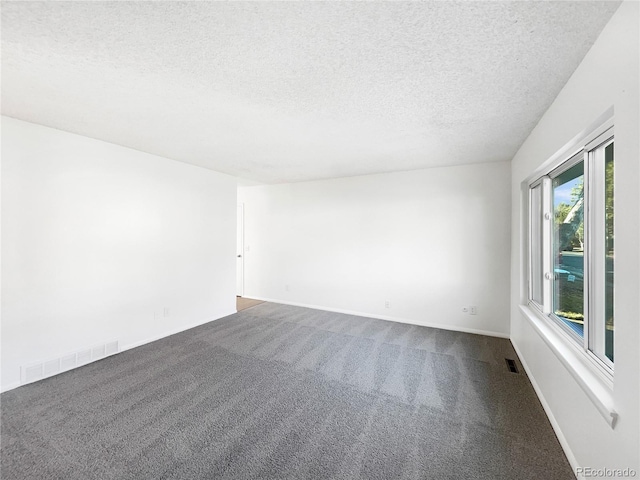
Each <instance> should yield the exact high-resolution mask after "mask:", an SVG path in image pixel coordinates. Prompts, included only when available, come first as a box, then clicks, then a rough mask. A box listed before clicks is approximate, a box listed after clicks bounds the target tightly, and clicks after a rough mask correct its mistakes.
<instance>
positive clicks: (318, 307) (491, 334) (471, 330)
mask: <svg viewBox="0 0 640 480" xmlns="http://www.w3.org/2000/svg"><path fill="white" fill-rule="evenodd" d="M248 298H253V299H255V300H262V301H263V302H271V303H280V304H283V305H291V306H294V307H305V308H312V309H314V310H325V311H327V312H336V313H345V314H347V315H356V316H358V317H367V318H375V319H377V320H388V321H390V322H398V323H408V324H410V325H419V326H421V327H430V328H439V329H441V330H452V331H454V332H464V333H474V334H476V335H486V336H489V337H499V338H506V339H508V338H509V335H508V334H506V333H501V332H492V331H489V330H479V329H475V328H466V327H458V326H455V325H447V324H444V323H431V322H423V321H420V320H413V319H410V318H401V317H392V316H389V315H377V314H373V313H366V312H356V311H353V310H345V309H341V308H331V307H323V306H322V305H310V304H308V303H297V302H287V301H284V300H278V299H273V298H262V297H254V296H252V295H249V296H248Z"/></svg>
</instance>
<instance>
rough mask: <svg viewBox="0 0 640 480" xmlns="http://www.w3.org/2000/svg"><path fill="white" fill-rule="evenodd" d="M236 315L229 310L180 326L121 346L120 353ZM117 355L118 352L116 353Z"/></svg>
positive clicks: (233, 311)
mask: <svg viewBox="0 0 640 480" xmlns="http://www.w3.org/2000/svg"><path fill="white" fill-rule="evenodd" d="M235 313H237V312H236V311H235V310H230V311H228V312H226V313H223V314H221V315H219V316H215V317H214V318H207V319H206V320H200V321H197V322H195V323H191V324H189V325H186V326H182V327H179V328H175V329H173V330H169V331H167V332H163V333H161V334H160V335H154V336H153V337H149V338H145V339H144V340H140V341H138V342H134V343H128V344H126V345H123V346H122V347H121V348H120V352H124V351H125V350H131V349H132V348H136V347H141V346H142V345H146V344H147V343H151V342H155V341H157V340H161V339H163V338H166V337H170V336H171V335H175V334H176V333H180V332H184V331H185V330H190V329H192V328H196V327H199V326H200V325H204V324H205V323H209V322H214V321H216V320H220V319H221V318H224V317H228V316H229V315H233V314H235ZM118 353H119V352H118Z"/></svg>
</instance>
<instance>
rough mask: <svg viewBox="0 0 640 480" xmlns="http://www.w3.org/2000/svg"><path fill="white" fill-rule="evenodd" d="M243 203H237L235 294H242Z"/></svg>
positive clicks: (239, 295)
mask: <svg viewBox="0 0 640 480" xmlns="http://www.w3.org/2000/svg"><path fill="white" fill-rule="evenodd" d="M243 250H244V205H242V204H239V205H238V220H237V234H236V295H237V296H238V297H241V296H242V295H243V294H244V256H243V255H244V251H243Z"/></svg>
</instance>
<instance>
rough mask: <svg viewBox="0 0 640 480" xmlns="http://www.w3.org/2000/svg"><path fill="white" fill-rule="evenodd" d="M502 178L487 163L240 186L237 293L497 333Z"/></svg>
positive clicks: (502, 293) (505, 197) (505, 175)
mask: <svg viewBox="0 0 640 480" xmlns="http://www.w3.org/2000/svg"><path fill="white" fill-rule="evenodd" d="M509 179H510V168H509V164H508V163H488V164H482V165H474V166H460V167H449V168H433V169H426V170H418V171H411V172H399V173H389V174H380V175H369V176H361V177H349V178H341V179H334V180H323V181H316V182H304V183H295V184H283V185H271V186H256V187H244V188H240V189H239V201H240V202H242V203H244V215H245V247H246V248H249V251H245V296H247V297H253V298H261V299H269V300H273V301H278V302H285V303H293V304H300V305H309V306H316V307H321V308H324V309H331V310H337V311H343V312H354V313H359V314H363V315H369V316H375V317H380V318H389V319H396V320H400V321H406V322H412V323H419V324H424V325H436V326H440V327H442V328H449V329H459V330H470V331H482V332H491V333H494V334H499V335H503V336H504V335H508V332H509V325H508V301H509V299H508V291H509V259H510V251H509V249H510V246H509V232H510V218H509V211H510V192H509V188H508V187H507V185H508V184H509ZM287 285H288V286H289V290H287V289H286V286H287ZM385 300H389V301H390V308H385ZM470 305H475V306H477V307H478V314H477V315H475V316H473V315H469V314H468V313H467V314H465V313H463V312H462V307H463V306H470Z"/></svg>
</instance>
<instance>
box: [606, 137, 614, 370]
mask: <svg viewBox="0 0 640 480" xmlns="http://www.w3.org/2000/svg"><path fill="white" fill-rule="evenodd" d="M604 176H605V179H604V185H605V213H604V221H605V232H604V234H605V346H604V354H605V355H606V356H607V357H608V358H609V360H611V361H612V362H613V331H614V329H613V257H614V255H613V252H614V245H613V143H610V144H609V145H607V147H606V148H605V149H604Z"/></svg>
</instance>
